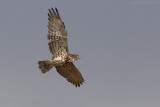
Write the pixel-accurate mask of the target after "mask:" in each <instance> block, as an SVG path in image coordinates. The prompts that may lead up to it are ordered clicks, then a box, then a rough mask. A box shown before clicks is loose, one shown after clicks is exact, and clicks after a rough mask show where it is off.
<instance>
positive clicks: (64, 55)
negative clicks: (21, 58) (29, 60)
mask: <svg viewBox="0 0 160 107" xmlns="http://www.w3.org/2000/svg"><path fill="white" fill-rule="evenodd" d="M47 38H48V40H49V41H50V42H49V43H48V46H49V50H50V52H51V54H52V55H53V58H52V60H46V61H38V64H39V68H40V70H41V71H42V73H46V72H48V71H49V70H50V69H51V68H52V67H53V66H55V68H56V70H57V72H58V73H59V74H60V75H61V76H63V77H64V78H66V79H67V80H68V82H71V83H72V84H73V85H75V86H76V87H77V86H78V87H80V85H81V84H83V82H84V79H83V77H82V75H81V73H80V72H79V70H78V69H77V68H76V67H75V65H74V64H73V61H75V60H77V59H79V56H78V55H75V54H70V53H69V51H68V42H67V39H68V35H67V31H66V28H65V25H64V23H63V22H62V20H61V17H60V15H59V12H58V10H57V8H55V10H54V9H53V8H51V9H49V13H48V35H47Z"/></svg>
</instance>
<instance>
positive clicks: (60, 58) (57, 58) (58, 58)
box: [54, 57, 62, 61]
mask: <svg viewBox="0 0 160 107" xmlns="http://www.w3.org/2000/svg"><path fill="white" fill-rule="evenodd" d="M54 60H57V61H60V60H62V57H56V58H54Z"/></svg>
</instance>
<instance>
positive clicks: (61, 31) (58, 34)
mask: <svg viewBox="0 0 160 107" xmlns="http://www.w3.org/2000/svg"><path fill="white" fill-rule="evenodd" d="M48 17H49V18H48V35H47V38H48V40H50V42H49V43H48V45H49V50H50V52H51V53H52V54H53V56H54V57H58V56H61V55H67V54H68V42H67V38H68V36H67V31H66V28H65V25H64V23H63V22H62V20H61V17H60V15H59V12H58V10H57V8H55V10H54V9H53V8H51V9H49V13H48Z"/></svg>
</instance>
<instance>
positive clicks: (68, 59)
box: [67, 54, 80, 62]
mask: <svg viewBox="0 0 160 107" xmlns="http://www.w3.org/2000/svg"><path fill="white" fill-rule="evenodd" d="M79 58H80V57H79V55H76V54H69V55H68V56H67V61H68V62H73V61H75V60H78V59H79Z"/></svg>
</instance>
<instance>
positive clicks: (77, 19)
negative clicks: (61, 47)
mask: <svg viewBox="0 0 160 107" xmlns="http://www.w3.org/2000/svg"><path fill="white" fill-rule="evenodd" d="M51 7H53V8H55V7H57V8H58V10H59V13H60V15H61V18H62V20H63V21H64V23H65V25H66V28H67V31H68V35H69V40H68V41H69V50H70V53H73V54H79V55H80V58H81V59H80V60H77V61H76V62H75V65H76V67H77V68H78V69H79V70H80V72H81V73H82V75H83V77H84V79H85V84H84V85H82V86H81V87H80V88H76V87H75V86H73V85H72V84H70V83H69V82H67V81H66V80H65V78H63V77H61V76H60V75H59V74H58V73H57V72H56V70H55V68H52V69H51V70H50V72H48V73H46V74H42V73H41V71H40V70H39V68H38V64H37V61H39V60H49V59H51V58H52V56H51V54H50V52H49V49H48V40H47V36H46V35H47V23H48V16H47V13H48V8H51ZM159 11H160V1H158V0H0V65H1V67H0V69H1V70H0V71H1V72H0V107H160V12H159Z"/></svg>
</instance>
